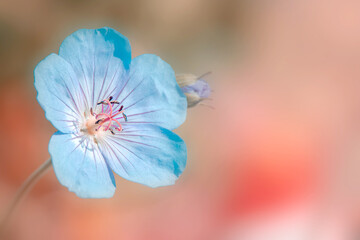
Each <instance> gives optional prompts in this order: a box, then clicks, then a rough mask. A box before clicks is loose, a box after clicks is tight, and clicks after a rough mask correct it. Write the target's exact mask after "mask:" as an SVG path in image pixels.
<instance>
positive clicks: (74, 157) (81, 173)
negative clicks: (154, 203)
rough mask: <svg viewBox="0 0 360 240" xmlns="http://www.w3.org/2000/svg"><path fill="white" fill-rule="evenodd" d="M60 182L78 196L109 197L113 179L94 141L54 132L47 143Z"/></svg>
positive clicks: (112, 190)
mask: <svg viewBox="0 0 360 240" xmlns="http://www.w3.org/2000/svg"><path fill="white" fill-rule="evenodd" d="M49 152H50V155H51V158H52V163H53V165H54V170H55V174H56V176H57V178H58V180H59V181H60V183H61V184H62V185H64V186H66V187H67V188H68V189H69V190H70V191H72V192H74V193H76V195H77V196H79V197H82V198H110V197H112V196H113V195H114V192H115V180H114V176H113V173H112V172H111V170H110V169H109V167H108V165H107V163H106V161H105V160H104V158H103V156H102V154H101V153H100V151H99V149H98V147H97V145H96V144H94V143H93V142H92V140H89V139H86V140H84V139H82V138H77V137H76V136H75V135H73V134H62V133H60V132H57V133H55V134H54V135H53V136H52V138H51V140H50V144H49Z"/></svg>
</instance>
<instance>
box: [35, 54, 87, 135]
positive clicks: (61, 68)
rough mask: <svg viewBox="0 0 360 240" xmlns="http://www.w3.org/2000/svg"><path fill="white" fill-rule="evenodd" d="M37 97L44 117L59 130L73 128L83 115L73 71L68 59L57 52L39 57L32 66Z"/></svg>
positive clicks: (64, 130) (71, 130) (65, 130)
mask: <svg viewBox="0 0 360 240" xmlns="http://www.w3.org/2000/svg"><path fill="white" fill-rule="evenodd" d="M34 78H35V83H34V84H35V88H36V90H37V92H38V95H37V100H38V101H39V103H40V105H41V107H42V108H43V109H44V110H45V116H46V118H47V119H48V120H49V121H50V122H51V123H52V124H53V125H54V127H55V128H57V129H58V130H60V131H62V132H73V131H74V123H75V122H77V121H78V119H80V118H81V117H82V114H83V113H82V112H81V108H83V101H81V98H82V96H81V93H80V91H79V90H78V89H79V85H78V83H77V81H76V76H75V73H74V71H73V69H72V67H71V66H70V64H69V63H68V62H66V61H65V60H64V59H62V58H61V57H59V56H58V55H56V54H51V55H49V56H47V57H46V58H45V59H44V60H42V61H41V62H40V63H39V64H38V65H37V66H36V68H35V70H34Z"/></svg>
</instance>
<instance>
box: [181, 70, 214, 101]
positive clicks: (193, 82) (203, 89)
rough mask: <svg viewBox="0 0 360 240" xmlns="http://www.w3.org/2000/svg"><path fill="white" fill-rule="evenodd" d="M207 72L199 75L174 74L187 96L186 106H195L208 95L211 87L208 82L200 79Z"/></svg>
mask: <svg viewBox="0 0 360 240" xmlns="http://www.w3.org/2000/svg"><path fill="white" fill-rule="evenodd" d="M208 74H209V73H206V74H203V75H201V76H200V77H198V76H196V75H194V74H178V75H176V81H177V83H178V84H179V86H180V88H181V90H182V92H183V93H184V94H185V96H186V98H187V102H188V108H191V107H195V106H196V105H198V104H199V103H200V102H201V101H203V100H204V99H207V98H209V97H210V94H211V88H210V86H209V84H208V83H207V82H206V81H205V80H204V79H202V78H203V77H204V76H205V75H208Z"/></svg>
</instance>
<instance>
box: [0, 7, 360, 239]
mask: <svg viewBox="0 0 360 240" xmlns="http://www.w3.org/2000/svg"><path fill="white" fill-rule="evenodd" d="M102 26H109V27H113V28H115V29H117V30H118V31H120V32H121V33H123V34H124V35H125V36H127V37H128V38H129V40H130V42H131V45H132V51H133V53H132V54H133V57H135V56H137V55H140V54H143V53H153V54H157V55H159V56H161V57H162V58H163V59H164V60H165V61H167V62H168V63H170V65H172V67H173V68H174V70H175V72H176V73H193V74H197V75H201V74H203V73H205V72H208V71H212V73H213V74H212V75H210V76H208V77H207V78H206V80H207V81H208V82H209V83H210V85H211V87H212V89H213V90H214V91H213V94H212V97H211V98H212V100H205V101H204V103H206V104H208V105H211V106H212V107H214V108H215V109H214V110H213V109H211V108H207V107H205V106H200V105H199V106H197V107H195V108H192V109H189V111H188V118H187V120H186V122H185V124H183V125H182V126H181V127H180V128H179V129H177V133H178V134H179V135H180V136H181V137H182V138H183V139H185V141H186V143H187V147H188V164H187V167H186V170H185V172H184V174H183V175H182V176H181V177H180V179H179V180H178V182H177V183H176V185H174V186H169V187H163V188H158V189H150V188H147V187H145V186H142V185H139V184H136V183H132V182H128V181H126V180H124V179H121V178H120V177H117V179H116V181H117V191H116V193H115V196H114V197H113V198H111V199H101V200H94V199H80V198H77V197H76V196H75V194H73V193H71V192H69V191H68V190H67V189H66V188H65V187H63V186H61V185H60V183H59V182H58V181H57V179H56V177H55V174H54V172H53V170H52V169H51V171H49V172H48V173H47V174H46V175H45V176H44V177H43V179H41V180H40V182H39V183H38V184H37V185H36V186H35V188H34V189H33V190H32V191H31V192H30V194H29V195H28V196H27V197H26V199H25V200H24V201H23V202H22V203H21V204H20V206H19V208H18V209H17V211H16V212H15V214H14V215H13V217H12V219H11V222H10V224H9V228H8V230H7V233H6V236H5V237H6V239H14V240H22V239H30V240H31V239H37V240H38V239H55V240H56V239H67V240H73V239H74V240H75V239H76V240H77V239H88V240H92V239H126V240H144V239H146V240H148V239H156V240H308V239H309V240H312V239H314V240H358V239H360V187H359V186H360V174H359V173H360V160H359V158H360V121H359V120H360V94H359V90H360V1H355V0H329V1H322V0H290V1H283V0H272V1H268V0H254V1H249V0H242V1H241V0H173V1H166V0H152V1H148V0H132V1H125V0H123V1H122V0H102V1H100V0H87V1H85V0H63V1H57V0H32V1H28V0H12V1H7V0H0V69H1V70H0V109H1V114H0V206H1V209H0V211H3V210H4V209H5V207H6V206H7V204H8V203H9V202H10V200H11V198H12V197H13V196H14V194H15V192H16V190H17V189H18V187H19V186H20V184H21V183H22V182H23V181H24V180H25V179H26V178H27V177H28V176H29V175H30V174H31V172H33V171H34V170H35V169H36V168H37V167H38V166H39V165H40V164H41V163H42V162H44V161H45V160H46V159H47V158H48V157H49V154H48V151H47V146H48V141H49V139H50V137H51V135H52V134H53V133H54V132H55V129H54V128H53V127H52V126H51V124H50V123H49V122H48V121H47V120H46V119H45V117H44V112H43V110H42V109H41V108H40V106H39V105H38V103H37V102H36V99H35V98H36V91H35V89H34V87H33V75H32V74H33V73H32V72H33V69H34V67H35V66H36V64H37V63H38V62H39V61H40V60H41V59H43V58H44V57H46V56H47V55H48V54H50V53H52V52H57V51H58V48H59V46H60V44H61V42H62V40H63V39H64V38H65V37H66V36H68V35H69V34H71V33H72V32H74V31H76V30H77V29H79V28H98V27H102Z"/></svg>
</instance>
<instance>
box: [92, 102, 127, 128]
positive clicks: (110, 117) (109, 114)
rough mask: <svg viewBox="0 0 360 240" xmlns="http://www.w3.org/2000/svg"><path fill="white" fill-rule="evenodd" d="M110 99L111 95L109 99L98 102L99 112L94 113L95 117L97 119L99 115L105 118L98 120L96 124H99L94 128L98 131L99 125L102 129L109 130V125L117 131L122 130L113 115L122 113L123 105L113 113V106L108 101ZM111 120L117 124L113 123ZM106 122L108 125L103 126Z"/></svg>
mask: <svg viewBox="0 0 360 240" xmlns="http://www.w3.org/2000/svg"><path fill="white" fill-rule="evenodd" d="M111 100H112V97H110V98H109V99H104V100H102V101H101V102H99V103H98V105H99V104H101V113H99V114H95V118H96V119H99V118H100V116H104V117H105V118H103V119H101V120H98V122H97V124H99V126H98V127H97V128H96V131H98V130H99V129H100V128H101V127H103V128H104V131H107V130H109V129H110V128H111V127H114V128H115V129H116V130H118V131H122V129H123V128H122V126H121V123H120V122H119V121H118V120H117V119H115V117H116V116H118V115H119V114H124V110H122V109H123V106H121V107H120V109H119V111H117V112H116V113H115V114H113V106H112V104H113V102H110V101H111ZM114 102H116V101H114ZM105 103H106V105H107V108H106V113H105V112H104V105H105ZM116 103H117V102H116ZM113 121H114V122H115V123H116V124H117V125H118V126H116V125H114V124H113ZM107 122H108V125H107V126H106V127H105V126H104V124H105V123H107ZM110 130H111V129H110Z"/></svg>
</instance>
